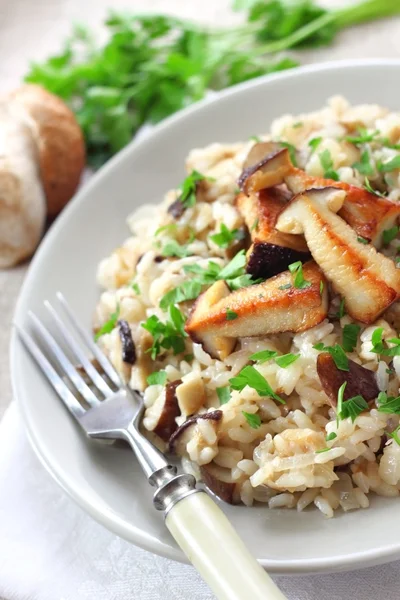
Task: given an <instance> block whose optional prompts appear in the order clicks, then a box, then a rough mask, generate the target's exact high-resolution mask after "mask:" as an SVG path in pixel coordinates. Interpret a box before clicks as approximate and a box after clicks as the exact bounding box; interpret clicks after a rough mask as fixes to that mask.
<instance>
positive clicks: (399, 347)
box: [371, 327, 400, 356]
mask: <svg viewBox="0 0 400 600" xmlns="http://www.w3.org/2000/svg"><path fill="white" fill-rule="evenodd" d="M371 342H372V348H371V352H374V353H375V354H379V355H380V356H400V339H399V338H390V339H388V340H385V342H386V343H387V342H388V343H390V344H394V345H393V346H392V347H391V348H388V347H387V346H386V345H385V342H384V341H383V327H377V328H376V329H375V330H374V332H373V334H372V336H371Z"/></svg>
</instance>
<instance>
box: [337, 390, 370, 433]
mask: <svg viewBox="0 0 400 600" xmlns="http://www.w3.org/2000/svg"><path fill="white" fill-rule="evenodd" d="M346 385H347V381H345V382H344V383H342V385H341V386H340V388H339V391H338V397H337V407H336V425H337V426H339V421H340V420H343V419H348V418H350V419H351V420H352V421H353V423H354V421H355V420H356V418H357V417H358V415H360V414H361V413H362V412H363V411H364V410H367V409H368V404H367V402H366V401H365V400H364V398H363V397H362V396H360V395H358V396H354V397H353V398H349V399H348V400H344V392H345V389H346ZM331 435H332V434H331Z"/></svg>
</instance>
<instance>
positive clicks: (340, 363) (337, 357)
mask: <svg viewBox="0 0 400 600" xmlns="http://www.w3.org/2000/svg"><path fill="white" fill-rule="evenodd" d="M313 348H315V350H321V351H323V352H329V354H330V355H331V356H332V358H333V360H334V362H335V365H336V367H337V368H338V369H340V371H349V359H348V358H347V356H346V353H345V351H344V350H343V348H342V347H341V346H339V344H335V345H334V346H325V345H324V344H323V343H322V342H319V343H318V344H314V346H313Z"/></svg>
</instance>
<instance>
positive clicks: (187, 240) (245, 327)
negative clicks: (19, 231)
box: [94, 97, 400, 517]
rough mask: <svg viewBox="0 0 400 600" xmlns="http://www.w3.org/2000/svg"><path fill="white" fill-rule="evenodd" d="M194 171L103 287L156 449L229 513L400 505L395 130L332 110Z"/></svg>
mask: <svg viewBox="0 0 400 600" xmlns="http://www.w3.org/2000/svg"><path fill="white" fill-rule="evenodd" d="M186 170H187V173H188V176H187V178H186V179H185V180H184V182H183V183H182V184H181V185H180V186H179V187H178V188H177V189H176V190H172V191H169V192H168V193H167V194H166V197H165V199H164V201H163V202H161V204H159V205H151V206H150V205H149V206H145V207H142V208H141V209H140V210H138V211H136V212H135V213H134V214H133V215H132V216H130V217H129V219H128V225H129V228H130V231H131V237H129V238H128V239H127V240H126V241H125V242H124V243H123V244H122V245H121V247H119V248H117V249H116V250H115V251H114V252H113V253H112V255H111V256H109V257H108V258H105V259H104V260H103V261H102V262H101V263H100V265H99V268H98V274H97V277H98V282H99V284H100V286H101V287H102V288H103V292H102V294H101V297H100V300H99V303H98V306H97V308H96V311H95V317H94V330H95V332H96V338H97V339H98V343H99V344H100V345H101V347H102V348H103V349H104V351H105V352H106V353H107V354H108V356H109V357H110V360H111V361H112V362H113V364H114V365H115V367H116V368H117V369H118V371H119V373H120V374H121V376H122V378H123V379H124V380H125V381H126V382H127V383H128V384H129V385H130V387H131V388H133V389H135V390H138V391H140V392H141V393H142V394H143V397H144V402H145V406H146V411H145V415H144V419H143V423H142V428H143V431H144V432H145V433H146V435H147V436H149V437H150V439H152V440H153V441H154V443H156V445H157V446H158V447H160V448H161V449H162V450H163V451H168V452H171V453H174V454H176V455H178V456H180V457H181V458H182V464H183V467H184V469H185V470H188V471H190V472H192V473H194V474H195V476H196V477H197V478H198V479H199V480H202V481H203V482H204V483H205V484H206V486H207V487H208V488H209V489H211V490H212V491H213V492H214V493H215V494H216V495H217V496H219V497H220V498H222V499H223V500H225V501H226V502H230V503H243V504H245V505H247V506H251V505H252V504H253V503H254V502H262V503H266V504H267V505H268V506H269V508H281V507H287V508H297V510H299V511H302V510H304V509H305V508H306V507H307V506H309V505H313V506H315V507H317V508H318V509H319V510H320V511H321V512H322V513H323V514H324V515H325V516H326V517H332V516H333V514H334V511H335V510H336V509H339V508H341V509H343V510H344V511H348V510H352V509H357V508H367V507H368V505H369V497H370V494H371V493H372V492H375V493H376V494H379V495H381V496H398V495H399V490H400V433H398V430H399V415H400V397H399V377H400V339H398V337H397V336H398V330H399V328H400V305H399V303H398V299H399V298H400V269H398V265H399V264H400V239H399V235H398V233H399V227H398V221H399V216H400V113H393V112H390V111H389V110H387V109H385V108H382V107H380V106H376V105H360V106H351V105H350V104H349V103H348V102H347V101H346V100H345V99H344V98H341V97H335V98H333V99H331V100H330V101H329V102H328V105H327V106H326V107H325V108H323V109H322V110H319V111H317V112H314V113H310V114H300V115H297V116H291V115H285V116H282V117H281V118H279V119H277V120H275V121H274V122H273V123H272V125H271V130H270V132H269V133H267V134H265V135H260V136H259V137H254V138H252V139H249V140H248V141H246V142H242V143H236V144H220V143H215V144H211V145H210V146H208V147H206V148H203V149H194V150H192V151H191V152H190V153H189V156H188V157H187V161H186Z"/></svg>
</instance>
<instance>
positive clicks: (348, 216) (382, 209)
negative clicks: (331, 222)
mask: <svg viewBox="0 0 400 600" xmlns="http://www.w3.org/2000/svg"><path fill="white" fill-rule="evenodd" d="M285 182H286V184H287V186H288V187H289V189H290V190H291V191H292V192H293V193H294V194H300V193H302V192H304V191H305V190H307V189H310V188H323V187H334V188H338V189H341V190H344V191H345V192H346V198H345V200H344V203H343V206H342V208H341V209H340V211H339V212H338V215H339V216H340V217H342V219H344V220H345V221H346V223H348V224H349V225H350V227H352V228H353V229H354V230H355V231H356V233H357V235H359V236H361V237H363V238H365V239H367V240H369V241H371V242H372V243H373V244H374V246H375V247H376V248H380V247H381V246H382V234H383V232H384V231H385V229H390V228H391V227H393V226H394V225H396V223H397V221H398V219H399V217H400V204H399V203H396V202H392V201H391V200H388V199H387V198H381V197H380V196H376V195H375V194H372V193H371V192H369V191H368V190H366V189H364V188H359V187H357V186H355V185H350V184H348V183H345V182H343V181H333V179H323V178H317V177H312V176H310V175H307V173H305V172H304V171H301V170H300V169H293V171H292V172H291V173H290V174H289V175H288V176H287V177H286V178H285Z"/></svg>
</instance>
